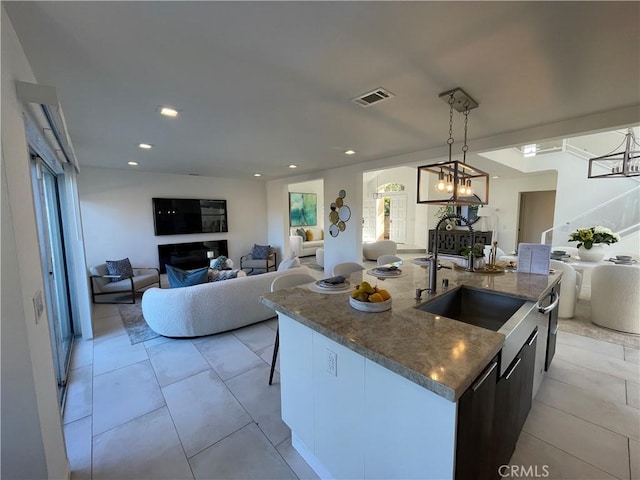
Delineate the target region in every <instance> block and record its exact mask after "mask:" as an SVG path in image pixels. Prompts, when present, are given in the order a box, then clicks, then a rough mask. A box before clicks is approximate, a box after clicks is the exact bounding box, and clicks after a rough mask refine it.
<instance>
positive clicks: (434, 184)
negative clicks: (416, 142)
mask: <svg viewBox="0 0 640 480" xmlns="http://www.w3.org/2000/svg"><path fill="white" fill-rule="evenodd" d="M440 98H442V99H443V100H444V101H446V102H447V103H448V104H449V138H448V139H447V145H448V146H449V161H447V162H438V163H432V164H430V165H423V166H421V167H418V203H426V204H431V205H452V206H464V205H486V204H487V202H488V201H489V175H488V174H487V173H485V172H483V171H482V170H480V169H478V168H475V167H472V166H471V165H469V164H468V163H467V151H468V150H469V146H468V145H467V131H468V125H469V111H470V110H472V109H474V108H476V107H477V106H478V103H477V102H476V101H475V100H474V99H473V98H471V97H470V96H469V95H468V94H467V93H466V92H465V91H464V90H462V89H461V88H455V89H453V90H450V91H448V92H444V93H441V94H440ZM454 108H455V109H456V110H457V111H458V112H461V113H462V114H463V115H464V144H463V146H462V161H459V160H453V143H454V140H453V110H454Z"/></svg>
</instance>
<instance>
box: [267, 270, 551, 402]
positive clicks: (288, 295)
mask: <svg viewBox="0 0 640 480" xmlns="http://www.w3.org/2000/svg"><path fill="white" fill-rule="evenodd" d="M443 263H444V262H443ZM401 268H402V271H403V276H402V277H400V278H391V279H386V280H381V279H376V278H375V277H373V276H371V275H369V274H368V273H366V271H363V272H357V273H354V274H352V275H351V276H350V277H349V279H348V280H349V282H350V283H351V285H352V286H354V287H355V286H356V285H358V284H359V283H360V282H361V281H363V280H366V281H368V282H369V283H371V284H372V285H378V286H379V287H380V288H384V289H386V290H388V291H389V292H390V293H391V296H392V308H391V310H388V311H386V312H380V313H365V312H360V311H357V310H355V309H353V308H351V307H350V306H349V296H350V290H347V291H345V293H340V294H336V293H332V294H323V293H316V292H313V291H311V290H310V289H309V287H308V286H307V285H304V286H300V287H294V288H290V289H286V290H280V291H277V292H272V293H267V294H265V295H263V296H262V298H261V301H262V303H264V304H266V305H268V306H269V307H271V308H273V309H274V310H276V311H277V312H279V313H282V314H284V315H287V316H288V317H290V318H292V319H294V320H296V321H298V322H300V323H301V324H303V325H305V326H307V327H309V328H311V329H313V330H315V331H317V332H318V333H320V334H322V335H325V336H326V337H328V338H330V339H332V340H334V341H336V342H337V343H339V344H341V345H344V346H345V347H347V348H349V349H351V350H353V351H355V352H357V353H359V354H361V355H363V356H364V357H366V358H368V359H370V360H372V361H374V362H376V363H378V364H380V365H382V366H384V367H385V368H388V369H389V370H391V371H393V372H395V373H397V374H399V375H402V376H403V377H405V378H407V379H409V380H411V381H413V382H415V383H417V384H418V385H421V386H423V387H424V388H427V389H429V390H431V391H433V392H435V393H437V394H438V395H440V396H442V397H444V398H446V399H448V400H451V401H457V400H458V398H459V397H460V396H461V395H462V394H463V393H464V391H465V390H466V389H467V388H468V387H469V385H471V382H473V380H474V379H475V378H476V377H477V376H478V375H479V374H480V373H481V372H482V370H483V369H484V368H485V366H486V365H487V364H488V363H489V361H490V360H491V359H492V358H493V357H494V356H495V355H496V354H497V353H498V352H499V351H500V349H501V348H502V344H503V342H504V338H505V337H504V335H502V334H501V333H497V332H493V331H491V330H486V329H484V328H480V327H476V326H473V325H468V324H466V323H462V322H458V321H455V320H451V319H448V318H444V317H440V316H436V315H433V314H430V313H428V312H424V311H421V310H418V309H416V308H414V307H416V306H418V305H420V304H422V303H426V302H427V301H429V300H432V299H434V298H436V297H438V296H439V295H442V294H443V293H446V292H449V291H451V290H452V289H455V288H456V287H458V286H461V285H464V286H466V287H471V288H478V289H482V290H489V291H494V292H499V293H505V294H508V295H512V296H515V297H518V298H523V299H526V300H531V301H537V300H538V298H540V297H542V296H543V295H544V294H546V292H548V291H549V290H550V289H551V287H552V286H553V285H555V284H556V283H557V281H558V280H559V279H560V275H561V274H560V273H552V274H550V275H549V276H546V275H530V274H523V273H515V272H514V273H511V272H507V273H502V274H492V275H485V274H479V273H469V272H464V271H457V270H445V269H442V270H440V271H439V272H438V288H437V292H436V293H435V294H428V293H426V292H425V293H423V294H422V300H421V301H417V300H415V298H414V297H415V290H416V288H425V287H426V286H427V284H428V272H429V270H428V268H424V267H421V266H419V265H415V264H413V263H411V262H405V263H404V264H403V265H402V267H401ZM445 278H446V279H448V280H449V287H448V288H446V289H443V288H442V287H441V283H442V279H445Z"/></svg>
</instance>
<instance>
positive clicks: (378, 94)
mask: <svg viewBox="0 0 640 480" xmlns="http://www.w3.org/2000/svg"><path fill="white" fill-rule="evenodd" d="M392 97H395V95H394V94H393V93H391V92H390V91H389V90H386V89H384V88H376V89H375V90H372V91H370V92H367V93H365V94H363V95H360V96H359V97H356V98H354V99H353V101H354V102H356V103H357V104H358V105H360V106H361V107H369V106H371V105H373V104H374V103H380V102H382V101H383V100H388V99H389V98H392Z"/></svg>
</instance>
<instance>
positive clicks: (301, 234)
mask: <svg viewBox="0 0 640 480" xmlns="http://www.w3.org/2000/svg"><path fill="white" fill-rule="evenodd" d="M296 235H298V236H299V237H302V241H303V242H306V241H307V232H305V230H304V228H298V229H297V230H296Z"/></svg>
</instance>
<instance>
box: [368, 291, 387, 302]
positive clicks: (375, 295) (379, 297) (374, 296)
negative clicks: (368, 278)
mask: <svg viewBox="0 0 640 480" xmlns="http://www.w3.org/2000/svg"><path fill="white" fill-rule="evenodd" d="M369 301H370V302H374V303H379V302H383V301H384V299H383V298H382V295H380V293H372V294H371V295H369Z"/></svg>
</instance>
